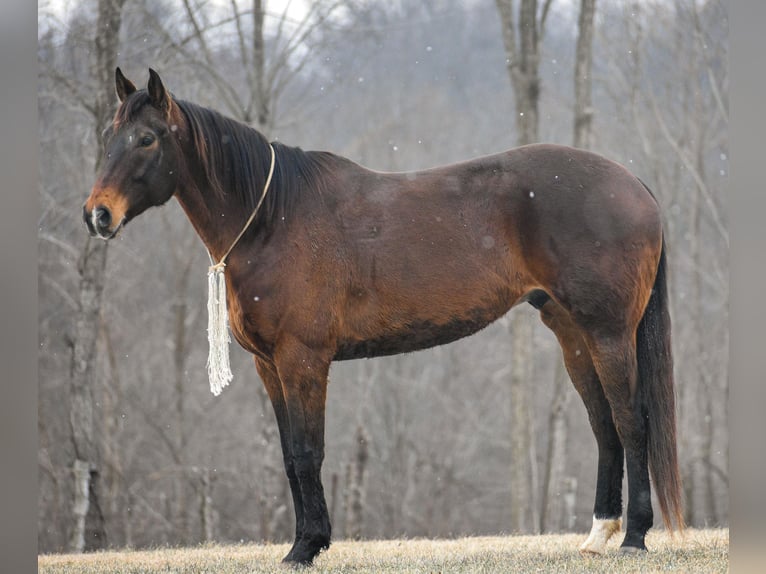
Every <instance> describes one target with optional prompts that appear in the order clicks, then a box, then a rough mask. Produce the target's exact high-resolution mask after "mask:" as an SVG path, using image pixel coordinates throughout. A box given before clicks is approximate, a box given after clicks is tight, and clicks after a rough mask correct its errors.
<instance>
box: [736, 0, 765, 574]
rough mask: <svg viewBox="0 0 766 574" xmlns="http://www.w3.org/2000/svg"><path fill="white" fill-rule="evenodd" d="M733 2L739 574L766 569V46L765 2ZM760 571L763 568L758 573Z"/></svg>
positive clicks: (737, 543)
mask: <svg viewBox="0 0 766 574" xmlns="http://www.w3.org/2000/svg"><path fill="white" fill-rule="evenodd" d="M733 4H734V3H733V2H729V10H730V28H729V38H730V45H731V53H730V58H729V61H730V70H731V78H732V79H731V86H732V89H731V90H730V104H729V109H730V117H731V119H732V120H733V121H732V124H731V144H732V145H731V163H730V170H731V172H730V173H731V179H730V189H729V191H730V197H731V223H730V229H731V251H730V254H731V255H730V257H731V259H730V261H731V299H730V305H731V325H730V327H731V339H730V352H731V356H730V377H731V379H730V380H731V400H730V403H729V414H730V416H729V420H730V426H731V429H730V430H731V433H730V437H731V438H730V452H731V468H730V486H729V489H730V496H731V502H732V513H731V518H730V522H731V523H732V529H731V531H732V544H731V565H732V569H731V571H732V572H743V571H759V570H760V571H761V572H763V571H764V570H763V565H764V564H766V547H765V545H764V540H766V522H765V520H766V519H765V518H764V517H765V516H766V496H764V486H765V485H766V444H764V441H766V413H764V408H766V345H765V344H764V343H766V302H764V295H766V239H765V238H764V227H766V189H764V187H765V186H764V180H765V179H766V178H764V170H766V158H764V151H765V148H766V146H764V143H763V139H764V138H763V136H764V134H765V133H766V120H765V118H766V114H764V110H763V108H764V104H765V103H766V74H764V71H763V70H764V64H763V56H764V54H765V53H766V41H765V38H764V33H763V22H764V21H766V4H764V3H763V2H747V3H745V2H739V3H737V5H736V6H735V5H733ZM759 566H760V568H759Z"/></svg>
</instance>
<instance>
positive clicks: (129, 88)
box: [114, 68, 136, 102]
mask: <svg viewBox="0 0 766 574" xmlns="http://www.w3.org/2000/svg"><path fill="white" fill-rule="evenodd" d="M114 84H115V88H116V90H117V97H118V98H120V101H121V102H124V101H125V98H127V97H128V96H129V95H130V94H132V93H133V92H135V91H136V86H134V85H133V82H131V81H130V80H129V79H127V78H126V77H125V76H123V74H122V70H120V68H117V69H116V70H115V71H114Z"/></svg>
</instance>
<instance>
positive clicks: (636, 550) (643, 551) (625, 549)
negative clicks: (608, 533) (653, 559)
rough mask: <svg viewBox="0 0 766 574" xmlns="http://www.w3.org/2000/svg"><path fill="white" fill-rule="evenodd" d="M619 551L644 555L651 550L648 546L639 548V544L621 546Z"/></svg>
mask: <svg viewBox="0 0 766 574" xmlns="http://www.w3.org/2000/svg"><path fill="white" fill-rule="evenodd" d="M619 552H620V554H630V555H642V554H648V552H649V551H648V550H647V549H646V548H639V547H638V546H620V550H619Z"/></svg>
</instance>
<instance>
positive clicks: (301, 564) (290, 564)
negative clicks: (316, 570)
mask: <svg viewBox="0 0 766 574" xmlns="http://www.w3.org/2000/svg"><path fill="white" fill-rule="evenodd" d="M312 563H313V561H312V560H308V561H306V560H303V561H301V560H296V559H295V558H289V555H288V556H285V557H284V558H283V559H282V563H281V564H280V565H279V566H280V568H281V569H283V570H303V569H304V568H309V567H310V566H311V565H312Z"/></svg>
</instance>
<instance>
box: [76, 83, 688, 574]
mask: <svg viewBox="0 0 766 574" xmlns="http://www.w3.org/2000/svg"><path fill="white" fill-rule="evenodd" d="M115 85H116V92H117V96H118V98H119V102H120V104H119V107H118V109H117V111H116V113H115V116H114V119H113V121H112V123H111V125H110V126H108V127H107V129H106V130H105V132H104V148H105V159H104V161H103V163H102V167H101V170H100V172H99V174H98V175H97V176H96V181H95V184H94V185H93V188H92V190H91V192H90V196H89V197H88V199H87V201H86V202H85V204H84V206H83V218H84V221H85V224H86V226H87V228H88V230H89V232H90V234H91V235H93V236H97V237H100V238H102V239H105V240H108V239H110V238H112V237H114V236H115V235H116V234H117V233H118V232H119V231H120V230H122V228H123V227H125V225H126V224H127V223H128V222H129V221H131V220H132V219H133V218H134V217H136V216H138V215H140V214H141V213H143V212H144V211H146V210H147V209H148V208H150V207H153V206H160V205H162V204H164V203H166V202H167V201H169V200H170V198H171V197H175V198H176V199H177V200H178V202H179V203H180V205H181V207H182V208H183V210H184V211H185V213H186V216H187V217H188V219H189V220H190V222H191V224H192V225H193V227H194V229H195V230H196V232H197V233H198V235H199V237H200V238H201V240H202V241H203V243H204V245H205V246H206V247H207V249H208V251H209V253H210V255H211V258H213V259H214V260H215V261H219V260H220V259H221V258H222V257H223V256H224V254H225V253H226V250H227V248H230V253H229V254H228V259H227V261H226V267H225V269H224V273H225V277H226V300H227V301H228V314H229V324H230V328H231V333H232V335H233V337H234V338H235V339H236V341H237V342H238V343H239V344H240V345H241V346H242V347H243V348H244V349H246V350H247V351H249V352H250V353H252V355H253V357H254V361H255V367H256V369H257V372H258V375H259V376H260V378H261V380H262V382H263V384H264V386H265V388H266V391H267V393H268V396H269V398H270V400H271V404H272V406H273V409H274V414H275V416H276V422H277V425H278V427H279V435H280V441H281V447H282V453H283V456H284V466H285V472H286V474H287V479H288V481H289V485H290V490H291V493H292V499H293V503H294V510H295V540H294V544H293V546H292V548H291V549H290V551H289V552H288V554H287V555H286V556H285V557H284V562H286V563H289V564H293V565H310V564H311V563H312V562H313V560H314V558H315V557H316V555H317V554H318V553H319V552H320V551H322V550H324V549H327V548H329V545H330V538H331V525H330V520H329V516H328V510H327V504H326V502H325V496H324V492H323V486H322V481H321V475H320V473H321V468H322V461H323V458H324V449H325V439H324V427H325V402H326V396H327V376H328V371H329V368H330V364H331V363H332V362H333V361H342V360H348V359H358V358H362V357H368V358H370V357H378V356H382V355H392V354H397V353H407V352H411V351H416V350H419V349H425V348H427V347H432V346H435V345H442V344H445V343H449V342H451V341H455V340H457V339H460V338H461V337H465V336H468V335H470V334H472V333H475V332H476V331H478V330H480V329H482V328H483V327H485V326H487V325H488V324H490V323H491V322H493V321H495V320H496V319H498V318H499V317H501V316H503V315H504V314H505V313H506V312H508V311H509V309H511V308H512V307H514V306H517V305H520V304H522V303H529V304H531V305H532V306H534V307H535V308H536V309H537V310H538V311H539V314H540V317H541V319H542V321H543V323H544V324H545V325H547V326H548V327H549V328H550V329H551V330H552V331H553V333H554V334H555V336H556V337H557V339H558V342H559V343H560V345H561V349H562V352H563V358H564V362H565V364H566V368H567V371H568V373H569V375H570V378H571V380H572V382H573V384H574V387H575V389H576V390H577V392H578V393H579V395H580V396H581V398H582V400H583V402H584V404H585V408H586V410H587V413H588V417H589V419H590V424H591V427H592V430H593V433H594V435H595V438H596V443H597V445H598V472H597V482H596V493H595V503H594V510H593V522H592V528H591V531H590V534H589V536H588V537H587V539H586V540H585V542H584V543H583V544H582V546H581V547H580V551H581V552H583V553H593V554H603V553H604V552H605V546H606V542H607V540H608V539H609V538H610V536H612V535H613V534H614V533H616V532H618V531H619V530H621V524H622V523H621V517H622V479H623V473H624V468H625V467H626V468H627V475H628V504H627V526H626V531H625V537H624V540H623V542H622V544H621V547H620V550H621V552H626V553H637V552H643V551H646V545H645V535H646V533H647V531H648V530H649V528H650V527H651V526H652V523H653V511H652V501H651V496H650V492H651V490H650V489H651V487H650V473H651V477H652V478H651V479H652V482H653V483H654V488H655V491H656V495H657V500H658V502H659V506H660V509H661V511H662V516H663V520H664V522H665V525H666V526H667V527H668V528H669V529H670V530H671V531H672V530H673V529H675V528H677V529H683V528H684V522H683V516H682V504H681V481H680V476H679V470H678V460H677V449H676V424H675V405H674V391H673V359H672V354H671V338H670V315H669V310H668V291H667V279H666V277H667V264H666V254H665V253H666V247H665V240H664V236H663V230H662V223H661V213H660V208H659V206H658V202H657V200H656V199H655V197H654V196H653V194H652V192H651V191H650V190H649V188H648V187H647V186H646V185H644V183H643V182H642V181H641V180H640V179H638V178H637V177H636V176H634V175H632V174H631V173H630V172H629V171H628V170H627V169H626V168H625V167H623V166H622V165H620V164H618V163H615V162H613V161H610V160H608V159H606V158H604V157H602V156H600V155H597V154H595V153H591V152H588V151H584V150H580V149H575V148H571V147H566V146H561V145H553V144H534V145H527V146H522V147H518V148H515V149H511V150H509V151H506V152H503V153H498V154H495V155H489V156H485V157H479V158H477V159H472V160H469V161H463V162H460V163H455V164H451V165H446V166H442V167H436V168H431V169H426V170H422V171H415V172H408V173H387V172H380V171H372V170H370V169H367V168H364V167H362V166H360V165H358V164H357V163H355V162H353V161H351V160H349V159H346V158H343V157H341V156H338V155H335V154H333V153H329V152H324V151H304V150H302V149H300V148H298V147H291V146H288V145H285V144H283V143H279V142H271V143H269V141H268V140H267V139H266V138H265V137H264V136H263V135H262V134H261V133H259V132H258V131H257V130H255V129H252V128H251V127H249V126H247V125H244V124H242V123H239V122H237V121H235V120H233V119H230V118H228V117H225V116H224V115H222V114H220V113H218V112H216V111H214V110H212V109H209V108H206V107H203V106H200V105H198V104H194V103H192V102H188V101H184V100H181V99H177V98H176V97H175V96H174V95H173V94H171V93H170V92H169V91H168V90H167V89H166V88H165V86H164V84H163V82H162V80H161V79H160V76H159V75H158V74H157V73H156V72H155V71H154V70H151V69H150V70H149V80H148V83H147V86H146V88H145V89H136V87H135V85H134V84H133V83H132V82H131V81H130V80H128V79H127V78H126V77H125V76H124V75H123V74H122V72H121V71H120V69H119V68H117V69H116V72H115ZM272 153H273V164H272V163H271V157H272ZM270 170H273V179H272V180H270V181H271V186H270V188H267V189H268V193H267V194H266V195H265V196H264V195H263V194H264V193H265V191H266V189H265V188H264V182H265V180H266V178H267V172H269V171H270ZM269 176H271V173H269ZM261 202H262V205H261ZM256 206H258V207H260V209H256ZM235 238H238V240H235ZM230 246H231V247H230Z"/></svg>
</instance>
